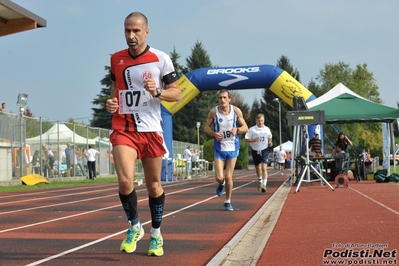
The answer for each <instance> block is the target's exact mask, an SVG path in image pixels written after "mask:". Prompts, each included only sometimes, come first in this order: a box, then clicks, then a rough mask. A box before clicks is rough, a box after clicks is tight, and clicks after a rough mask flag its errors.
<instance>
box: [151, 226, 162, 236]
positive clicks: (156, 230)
mask: <svg viewBox="0 0 399 266" xmlns="http://www.w3.org/2000/svg"><path fill="white" fill-rule="evenodd" d="M150 233H151V235H160V234H161V228H153V227H151V230H150Z"/></svg>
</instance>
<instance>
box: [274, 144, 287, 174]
mask: <svg viewBox="0 0 399 266" xmlns="http://www.w3.org/2000/svg"><path fill="white" fill-rule="evenodd" d="M286 156H287V154H286V153H285V150H284V149H283V145H280V149H279V150H278V151H277V152H276V157H277V163H278V167H279V169H280V174H281V175H284V167H285V159H286Z"/></svg>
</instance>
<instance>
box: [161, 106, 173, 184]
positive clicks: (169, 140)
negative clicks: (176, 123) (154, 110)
mask: <svg viewBox="0 0 399 266" xmlns="http://www.w3.org/2000/svg"><path fill="white" fill-rule="evenodd" d="M161 116H162V121H163V124H162V127H163V137H164V141H165V144H166V147H167V148H168V151H169V154H167V156H166V155H165V156H166V158H164V160H162V174H161V181H166V180H168V181H172V180H173V170H172V169H173V168H172V160H169V159H173V129H172V125H173V124H172V114H171V113H170V112H169V111H168V110H166V109H165V107H163V106H162V105H161ZM166 174H167V175H168V176H166Z"/></svg>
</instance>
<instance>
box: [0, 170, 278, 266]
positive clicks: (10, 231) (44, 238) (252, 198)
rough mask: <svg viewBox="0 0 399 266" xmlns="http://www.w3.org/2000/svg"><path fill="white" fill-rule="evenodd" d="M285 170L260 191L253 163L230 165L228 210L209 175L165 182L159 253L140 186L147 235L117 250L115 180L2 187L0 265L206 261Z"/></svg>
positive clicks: (120, 218)
mask: <svg viewBox="0 0 399 266" xmlns="http://www.w3.org/2000/svg"><path fill="white" fill-rule="evenodd" d="M284 180H285V178H284V177H280V176H279V177H277V178H276V177H273V176H271V177H270V179H269V182H268V191H267V193H266V194H263V193H260V192H258V191H257V179H256V177H255V174H254V171H253V170H252V171H246V170H245V171H236V173H235V179H234V187H235V188H236V189H235V190H234V191H233V199H232V204H233V206H234V208H235V211H233V212H227V211H225V210H224V208H223V202H224V195H223V196H222V197H217V196H216V194H215V189H216V183H215V181H214V178H213V176H212V177H209V178H202V179H194V180H190V181H184V182H177V183H169V184H164V189H165V192H166V204H165V211H164V219H163V221H162V226H161V231H162V235H163V238H164V250H165V254H164V256H162V257H159V258H157V257H148V256H147V250H148V245H149V242H148V238H149V234H148V233H149V229H150V214H149V208H148V201H147V199H148V197H147V193H146V190H145V187H144V186H141V187H138V198H139V205H138V208H139V214H140V218H141V221H142V223H143V224H144V229H145V231H146V235H145V236H144V238H143V239H142V240H141V241H140V242H139V243H138V247H137V250H136V251H135V252H134V253H132V254H126V253H122V252H120V251H119V245H120V243H121V241H122V239H123V238H124V233H125V231H126V228H127V223H126V217H125V215H124V212H123V210H122V207H121V206H120V202H119V196H118V194H117V184H96V183H95V181H94V182H93V184H92V185H89V186H84V187H74V188H70V187H69V188H62V189H46V190H40V191H34V192H32V191H30V192H19V193H2V194H1V195H0V219H1V223H0V247H1V248H0V250H1V251H0V264H1V265H27V264H31V265H38V264H41V263H43V264H45V265H94V264H95V265H127V263H128V264H130V265H206V264H207V262H208V261H209V260H211V259H212V257H213V256H215V255H216V254H217V252H218V251H219V250H220V249H221V248H222V247H223V246H224V245H225V244H226V243H227V242H228V241H230V239H231V238H233V237H234V235H235V234H236V233H237V232H238V231H239V230H240V229H241V228H242V227H243V226H244V225H245V223H246V222H247V221H248V220H249V219H250V218H251V217H252V216H253V215H254V214H255V213H256V211H257V210H258V209H259V208H260V207H261V206H262V205H263V203H264V202H266V201H267V199H268V198H269V197H270V196H271V194H272V193H273V192H274V191H275V190H276V189H277V188H278V187H279V186H280V185H281V184H282V182H283V181H284Z"/></svg>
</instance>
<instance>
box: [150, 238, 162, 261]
mask: <svg viewBox="0 0 399 266" xmlns="http://www.w3.org/2000/svg"><path fill="white" fill-rule="evenodd" d="M162 246H163V239H162V235H153V234H151V235H150V248H149V249H148V256H157V257H159V256H162V255H163V247H162Z"/></svg>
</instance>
